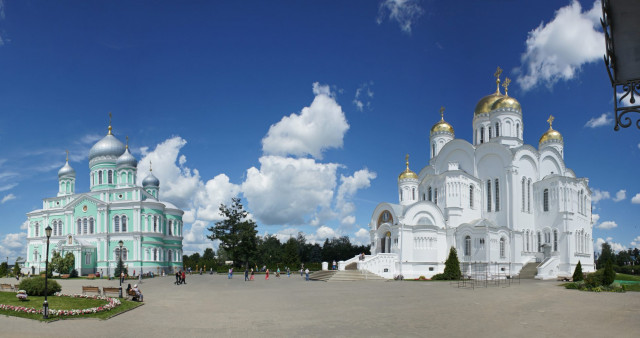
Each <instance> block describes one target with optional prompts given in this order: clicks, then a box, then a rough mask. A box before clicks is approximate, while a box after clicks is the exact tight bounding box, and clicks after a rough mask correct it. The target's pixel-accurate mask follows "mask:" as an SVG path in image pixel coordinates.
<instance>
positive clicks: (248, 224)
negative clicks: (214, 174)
mask: <svg viewBox="0 0 640 338" xmlns="http://www.w3.org/2000/svg"><path fill="white" fill-rule="evenodd" d="M219 210H220V215H221V216H222V217H224V219H223V220H222V221H218V222H216V224H215V226H212V227H209V228H208V229H207V230H209V231H211V235H208V236H207V238H209V239H210V240H212V241H213V240H216V239H217V240H219V241H220V248H223V249H224V250H225V251H226V253H227V255H228V256H229V258H230V259H231V260H233V263H234V265H236V266H240V265H241V263H245V264H248V262H249V259H250V258H251V257H252V256H253V255H254V254H255V252H256V250H257V237H256V234H257V233H258V231H257V230H256V227H257V226H256V223H255V222H254V221H253V220H251V219H249V218H248V217H247V216H248V213H247V211H245V210H244V209H243V208H242V204H241V203H240V199H239V198H235V197H234V198H233V199H232V202H231V206H230V207H227V206H226V205H224V204H220V208H219Z"/></svg>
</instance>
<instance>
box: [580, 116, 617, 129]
mask: <svg viewBox="0 0 640 338" xmlns="http://www.w3.org/2000/svg"><path fill="white" fill-rule="evenodd" d="M612 123H613V118H611V114H610V113H603V114H602V115H600V116H599V117H592V118H591V119H589V121H587V123H586V124H585V125H584V126H585V127H589V128H597V127H602V126H607V125H611V124H612Z"/></svg>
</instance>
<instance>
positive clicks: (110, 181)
mask: <svg viewBox="0 0 640 338" xmlns="http://www.w3.org/2000/svg"><path fill="white" fill-rule="evenodd" d="M107 183H108V184H113V171H111V170H109V171H107Z"/></svg>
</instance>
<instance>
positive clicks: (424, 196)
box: [422, 193, 427, 201]
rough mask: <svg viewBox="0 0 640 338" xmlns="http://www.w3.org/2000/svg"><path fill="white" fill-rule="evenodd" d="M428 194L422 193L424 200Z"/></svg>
mask: <svg viewBox="0 0 640 338" xmlns="http://www.w3.org/2000/svg"><path fill="white" fill-rule="evenodd" d="M426 196H427V195H425V193H422V200H423V201H424V200H426Z"/></svg>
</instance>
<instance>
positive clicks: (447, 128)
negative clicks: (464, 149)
mask: <svg viewBox="0 0 640 338" xmlns="http://www.w3.org/2000/svg"><path fill="white" fill-rule="evenodd" d="M439 132H446V133H451V134H452V135H454V134H455V133H454V132H453V127H452V126H451V125H450V124H449V123H447V122H446V121H445V120H444V118H442V119H440V121H438V123H436V124H434V125H433V127H431V135H433V134H435V133H439Z"/></svg>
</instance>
